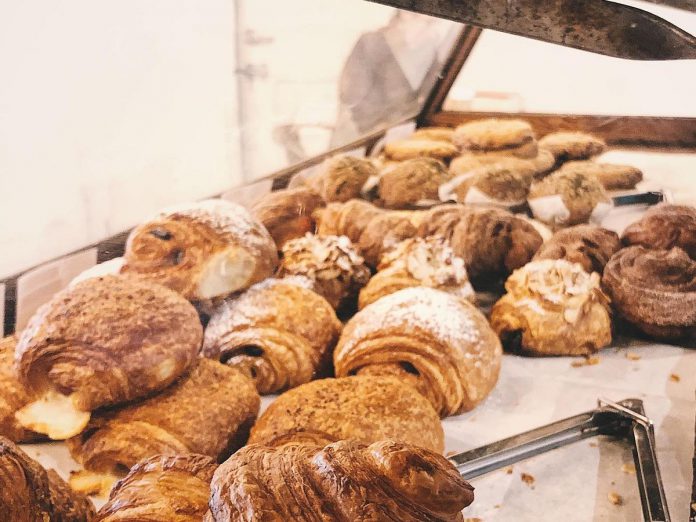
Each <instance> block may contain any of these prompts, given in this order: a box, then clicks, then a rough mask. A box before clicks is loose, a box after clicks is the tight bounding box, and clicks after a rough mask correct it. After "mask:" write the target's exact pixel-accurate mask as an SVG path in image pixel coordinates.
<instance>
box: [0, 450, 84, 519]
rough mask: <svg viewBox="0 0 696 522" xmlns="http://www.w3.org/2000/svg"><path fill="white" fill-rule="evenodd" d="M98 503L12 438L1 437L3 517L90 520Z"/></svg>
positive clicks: (0, 511) (0, 515) (0, 499)
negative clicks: (73, 486) (74, 489)
mask: <svg viewBox="0 0 696 522" xmlns="http://www.w3.org/2000/svg"><path fill="white" fill-rule="evenodd" d="M93 518H94V506H93V505H92V502H91V501H90V500H89V499H88V498H87V497H86V496H84V495H81V494H79V493H75V492H74V491H71V489H70V487H69V486H68V485H67V484H66V483H65V482H64V481H63V479H62V478H60V476H58V474H57V473H56V472H55V471H53V470H50V471H46V470H45V469H44V468H42V467H41V465H40V464H39V463H38V462H36V461H35V460H33V459H31V458H30V457H29V456H28V455H27V454H26V453H24V452H23V451H22V450H21V449H20V448H19V447H18V446H16V445H15V444H14V443H13V442H11V441H10V440H8V439H6V438H4V437H0V520H2V521H3V522H43V521H50V522H53V521H55V522H89V521H91V520H93Z"/></svg>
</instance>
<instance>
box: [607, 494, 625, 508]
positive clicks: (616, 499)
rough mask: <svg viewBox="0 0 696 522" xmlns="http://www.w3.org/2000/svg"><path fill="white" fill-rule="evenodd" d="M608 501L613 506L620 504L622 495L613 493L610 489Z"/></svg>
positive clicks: (621, 503)
mask: <svg viewBox="0 0 696 522" xmlns="http://www.w3.org/2000/svg"><path fill="white" fill-rule="evenodd" d="M609 502H611V503H612V504H614V505H615V506H621V505H623V497H622V496H621V495H619V494H618V493H614V492H613V491H612V492H611V493H609Z"/></svg>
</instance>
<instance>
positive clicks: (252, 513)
mask: <svg viewBox="0 0 696 522" xmlns="http://www.w3.org/2000/svg"><path fill="white" fill-rule="evenodd" d="M473 500H474V488H472V487H471V486H470V485H469V483H468V482H466V481H465V480H464V479H463V478H462V477H461V475H460V474H459V473H458V471H457V469H456V468H455V467H454V466H453V465H452V463H450V462H449V461H448V460H447V459H445V458H444V457H442V456H441V455H438V454H436V453H433V452H432V451H428V450H425V449H422V448H418V447H416V446H412V445H410V444H404V443H402V442H394V441H389V440H387V441H380V442H376V443H374V444H371V445H370V446H367V445H365V444H362V443H359V442H356V441H340V442H335V443H333V444H330V445H328V446H326V447H323V448H322V447H321V446H317V445H313V444H289V445H286V446H282V447H278V448H269V447H265V446H261V445H258V444H253V445H251V446H247V447H246V448H243V449H242V450H241V451H239V452H238V453H236V454H235V455H234V456H232V458H230V459H229V460H228V461H227V462H225V463H224V464H222V465H221V466H220V467H219V468H218V469H217V470H216V471H215V474H214V475H213V481H212V484H211V496H210V515H209V518H208V519H207V520H208V521H216V522H217V521H219V522H223V521H224V522H242V521H251V520H264V521H268V522H282V521H288V520H292V521H297V522H304V521H307V522H310V521H311V522H315V521H325V522H334V521H341V522H347V521H355V522H368V521H369V522H391V521H399V522H450V521H458V522H463V520H464V518H463V517H462V514H461V511H462V509H464V508H465V507H466V506H468V505H469V504H471V502H473Z"/></svg>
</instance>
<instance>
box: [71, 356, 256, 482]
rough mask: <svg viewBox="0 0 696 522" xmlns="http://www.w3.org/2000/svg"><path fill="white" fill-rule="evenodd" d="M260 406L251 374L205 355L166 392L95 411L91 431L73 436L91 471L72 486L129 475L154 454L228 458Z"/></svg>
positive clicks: (77, 453) (74, 446) (81, 459)
mask: <svg viewBox="0 0 696 522" xmlns="http://www.w3.org/2000/svg"><path fill="white" fill-rule="evenodd" d="M259 405H260V398H259V394H258V393H257V392H256V387H255V386H254V383H253V382H252V381H251V380H249V379H248V378H247V377H246V376H244V375H242V374H241V373H240V372H239V371H237V370H235V369H233V368H230V367H228V366H225V365H224V364H220V363H219V362H216V361H212V360H210V359H199V361H198V364H197V365H196V367H195V368H193V369H192V370H191V372H190V373H189V374H188V375H185V376H184V377H182V378H181V379H179V380H178V381H177V382H176V383H175V384H173V385H172V386H170V387H169V388H167V389H166V390H164V391H163V392H161V393H159V394H157V395H154V396H152V397H150V398H148V399H146V400H144V401H142V402H136V403H133V404H130V405H128V406H125V407H124V408H121V409H118V410H104V411H102V412H100V413H99V414H95V416H94V418H93V419H92V422H91V423H90V425H89V426H88V428H87V430H85V431H84V432H83V433H82V434H80V435H78V436H77V437H74V438H72V439H69V440H68V441H67V445H68V449H69V450H70V453H71V455H72V456H73V458H74V459H75V460H76V461H77V462H79V463H80V464H82V466H83V467H84V468H85V470H87V472H82V473H79V474H77V475H75V476H74V477H72V478H71V485H72V486H73V487H74V488H76V489H83V488H84V490H87V491H89V488H90V483H96V484H102V482H103V479H104V478H105V477H107V478H108V477H112V478H113V479H116V478H118V477H119V476H124V475H125V474H126V473H127V472H128V470H129V469H130V468H131V467H132V466H134V465H135V464H136V463H138V462H139V461H141V460H143V459H146V458H150V457H152V456H154V455H182V454H187V453H199V454H201V455H207V456H209V457H211V458H213V459H224V458H226V457H227V456H228V455H229V454H230V453H231V452H233V451H235V450H236V449H238V448H240V447H241V446H242V445H243V444H244V443H245V442H246V439H247V436H248V433H249V429H250V427H251V425H252V424H253V423H254V420H255V419H256V415H257V414H258V411H259ZM90 492H91V491H90Z"/></svg>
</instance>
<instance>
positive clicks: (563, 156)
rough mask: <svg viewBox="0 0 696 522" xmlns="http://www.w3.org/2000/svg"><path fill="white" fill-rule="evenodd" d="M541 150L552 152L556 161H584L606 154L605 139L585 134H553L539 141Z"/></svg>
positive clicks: (564, 132)
mask: <svg viewBox="0 0 696 522" xmlns="http://www.w3.org/2000/svg"><path fill="white" fill-rule="evenodd" d="M539 148H541V149H545V150H548V151H549V152H551V153H552V154H553V155H554V157H555V158H556V161H558V162H559V163H562V162H564V161H568V160H584V159H589V158H591V157H592V156H596V155H598V154H601V153H602V152H604V151H605V150H606V148H607V144H606V143H605V142H604V140H603V139H601V138H598V137H597V136H593V135H592V134H587V133H585V132H572V131H571V132H567V131H558V132H551V133H550V134H547V135H546V136H544V137H543V138H541V139H540V140H539Z"/></svg>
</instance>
